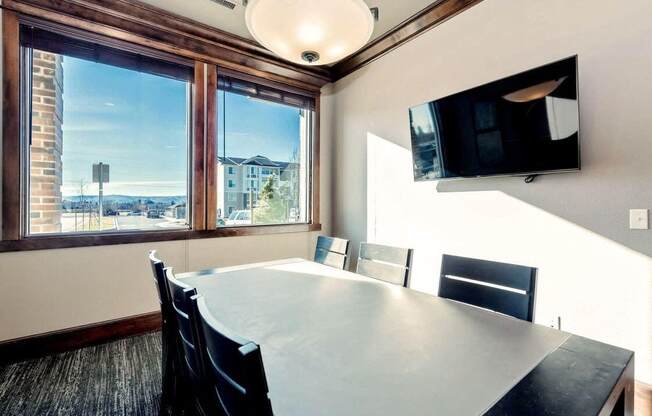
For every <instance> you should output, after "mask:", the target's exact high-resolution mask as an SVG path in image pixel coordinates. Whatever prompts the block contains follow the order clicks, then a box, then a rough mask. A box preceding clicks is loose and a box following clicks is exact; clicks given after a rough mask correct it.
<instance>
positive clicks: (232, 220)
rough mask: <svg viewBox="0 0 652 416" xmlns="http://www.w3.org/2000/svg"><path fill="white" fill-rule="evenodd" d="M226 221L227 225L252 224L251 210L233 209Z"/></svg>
mask: <svg viewBox="0 0 652 416" xmlns="http://www.w3.org/2000/svg"><path fill="white" fill-rule="evenodd" d="M224 222H225V224H226V225H244V224H251V212H250V211H248V210H245V209H241V210H238V211H233V212H232V213H231V215H229V218H227V219H226V221H224Z"/></svg>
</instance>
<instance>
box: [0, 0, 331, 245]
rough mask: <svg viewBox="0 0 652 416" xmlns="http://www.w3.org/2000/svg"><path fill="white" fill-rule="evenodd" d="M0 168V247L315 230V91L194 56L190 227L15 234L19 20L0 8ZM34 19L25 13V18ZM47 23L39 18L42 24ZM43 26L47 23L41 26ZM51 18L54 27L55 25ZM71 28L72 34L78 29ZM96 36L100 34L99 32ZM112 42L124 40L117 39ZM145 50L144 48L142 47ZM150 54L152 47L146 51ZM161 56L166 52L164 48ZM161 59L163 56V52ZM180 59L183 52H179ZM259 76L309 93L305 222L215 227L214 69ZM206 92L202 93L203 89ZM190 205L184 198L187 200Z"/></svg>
mask: <svg viewBox="0 0 652 416" xmlns="http://www.w3.org/2000/svg"><path fill="white" fill-rule="evenodd" d="M2 19H3V43H4V44H3V68H4V76H3V92H4V96H3V126H2V129H3V154H2V158H3V169H2V174H3V178H2V187H3V198H2V240H0V253H1V252H10V251H27V250H44V249H57V248H73V247H87V246H95V245H113V244H130V243H146V242H156V241H178V240H193V239H202V238H219V237H236V236H247V235H265V234H278V233H294V232H311V231H319V230H321V225H320V223H319V116H320V114H319V93H318V92H317V91H316V90H314V89H311V88H304V87H305V85H303V84H300V86H297V85H295V84H293V85H288V84H285V83H282V82H279V81H278V79H276V78H274V77H270V78H260V77H258V76H256V75H252V74H251V73H250V72H244V73H241V72H239V71H233V70H232V69H231V68H222V67H219V68H218V67H216V66H215V65H214V64H213V63H212V62H204V61H195V63H194V66H195V68H194V69H195V81H194V84H193V90H194V91H193V98H192V105H191V107H192V117H191V120H192V123H191V125H192V132H191V141H192V144H193V146H192V152H191V154H192V161H191V166H192V172H191V173H192V175H191V177H192V178H193V179H192V183H191V195H190V197H191V198H192V205H191V206H192V209H191V215H192V217H191V221H192V229H190V230H165V231H133V232H121V233H89V234H56V235H37V236H23V235H21V230H22V227H21V223H22V216H23V212H24V210H23V209H22V207H21V169H20V166H21V162H20V155H21V146H22V144H21V139H20V130H21V129H20V114H21V112H20V108H21V107H20V106H21V102H20V101H21V99H20V62H21V60H20V42H19V34H20V24H21V21H22V20H21V15H20V14H18V13H15V12H13V11H11V10H7V9H5V10H3V16H2ZM33 21H34V20H33V19H32V18H30V22H33ZM47 24H49V23H48V22H43V25H47ZM46 27H47V26H46ZM61 27H62V26H61V25H58V24H57V28H59V29H61ZM79 33H80V31H79V30H75V33H74V34H73V35H75V34H79ZM102 39H105V38H104V37H103V38H102ZM117 42H118V43H117V44H116V46H117V47H118V48H119V47H120V46H123V45H125V43H124V42H122V40H121V39H119V40H117ZM141 49H142V50H146V49H147V48H144V49H143V48H142V47H141ZM151 52H152V54H154V56H156V52H157V51H156V50H153V51H151ZM161 54H162V55H161V57H162V58H163V57H165V56H169V52H168V51H167V50H164V51H161ZM163 59H164V58H163ZM180 59H183V57H180ZM218 70H219V71H220V72H221V71H225V73H228V74H230V75H233V76H237V77H242V78H244V79H247V80H251V81H255V82H259V83H261V84H264V85H269V86H273V87H275V88H281V89H285V90H287V91H288V92H293V93H301V94H304V95H310V96H313V97H315V111H314V117H313V126H312V128H313V131H312V143H311V149H312V155H311V156H312V158H311V161H310V163H311V174H310V176H311V180H310V184H309V186H310V192H311V200H310V212H309V216H310V222H309V223H302V224H279V225H254V226H239V227H219V228H218V227H217V221H216V216H217V209H216V207H217V191H218V190H217V177H216V171H217V166H216V163H210V161H211V160H216V152H217V149H216V143H215V138H216V129H217V126H216V118H215V117H213V116H212V115H213V114H216V110H217V108H216V106H217V102H216V101H217V100H216V94H214V93H212V92H213V91H217V71H218ZM209 91H210V92H211V93H208V92H209ZM189 205H190V204H189Z"/></svg>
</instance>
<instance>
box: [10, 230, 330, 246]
mask: <svg viewBox="0 0 652 416" xmlns="http://www.w3.org/2000/svg"><path fill="white" fill-rule="evenodd" d="M312 231H321V224H317V223H312V224H279V225H253V226H243V227H219V228H217V229H215V230H205V231H194V230H176V231H167V230H166V231H147V232H143V231H133V232H118V233H105V234H77V235H72V236H71V235H51V236H39V237H27V238H23V239H21V240H6V241H0V253H7V252H12V251H32V250H53V249H62V248H78V247H90V246H110V245H117V244H139V243H153V242H157V241H183V240H198V239H203V238H222V237H244V236H250V235H271V234H289V233H307V232H312Z"/></svg>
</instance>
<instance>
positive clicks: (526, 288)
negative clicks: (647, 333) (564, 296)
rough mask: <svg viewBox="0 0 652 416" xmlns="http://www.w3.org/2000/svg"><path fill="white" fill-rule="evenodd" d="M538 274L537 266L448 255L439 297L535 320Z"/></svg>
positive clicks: (444, 258)
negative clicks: (535, 293)
mask: <svg viewBox="0 0 652 416" xmlns="http://www.w3.org/2000/svg"><path fill="white" fill-rule="evenodd" d="M536 274H537V269H536V268H534V267H526V266H519V265H515V264H507V263H497V262H494V261H487V260H478V259H472V258H467V257H457V256H450V255H447V254H444V256H443V258H442V262H441V277H440V279H439V296H440V297H443V298H447V299H452V300H456V301H459V302H463V303H468V304H470V305H474V306H478V307H480V308H484V309H489V310H492V311H494V312H499V313H502V314H505V315H510V316H513V317H514V318H518V319H523V320H525V321H530V322H532V321H533V318H534V290H535V286H536Z"/></svg>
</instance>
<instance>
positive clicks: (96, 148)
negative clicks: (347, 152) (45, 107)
mask: <svg viewBox="0 0 652 416" xmlns="http://www.w3.org/2000/svg"><path fill="white" fill-rule="evenodd" d="M63 67H64V94H63V103H64V119H63V137H64V138H63V189H62V191H63V194H64V195H77V194H79V190H80V180H82V179H83V180H84V181H85V183H86V184H87V185H86V188H85V193H87V194H96V193H97V184H92V183H91V179H92V165H93V163H98V162H103V163H108V164H109V165H110V170H111V172H110V182H109V183H108V184H106V185H105V188H104V189H105V190H104V193H105V194H106V195H110V194H124V195H143V196H155V195H161V196H163V195H185V194H186V183H187V176H188V167H187V166H188V149H187V144H188V132H187V129H188V122H189V121H188V119H187V118H188V117H189V115H188V114H187V108H188V93H187V88H188V87H187V84H186V83H185V82H182V81H177V80H172V79H168V78H163V77H159V76H154V75H150V74H144V73H138V72H135V71H131V70H126V69H122V68H118V67H113V66H109V65H102V64H97V63H92V62H88V61H84V60H80V59H76V58H71V57H64V59H63ZM224 95H225V94H223V93H220V94H219V104H220V108H221V109H224V110H226V122H225V123H221V122H220V123H219V124H218V126H221V127H222V129H224V130H223V131H222V132H220V133H221V134H220V135H219V141H220V143H219V152H220V155H222V154H223V153H222V152H223V149H224V148H226V154H227V155H228V156H235V157H250V156H254V155H257V154H261V155H265V156H268V157H270V158H272V159H275V160H288V159H289V157H290V155H291V154H292V151H293V149H294V148H296V147H298V145H299V110H298V109H296V108H292V107H287V106H282V105H277V104H268V103H261V102H259V101H256V100H252V99H249V98H247V97H244V96H239V95H236V94H230V93H228V94H226V98H225V97H224ZM218 120H220V121H221V117H220V118H218ZM224 136H226V142H225V143H224V140H223V137H224Z"/></svg>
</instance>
